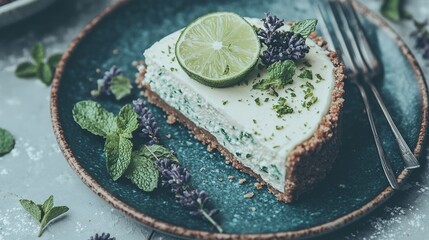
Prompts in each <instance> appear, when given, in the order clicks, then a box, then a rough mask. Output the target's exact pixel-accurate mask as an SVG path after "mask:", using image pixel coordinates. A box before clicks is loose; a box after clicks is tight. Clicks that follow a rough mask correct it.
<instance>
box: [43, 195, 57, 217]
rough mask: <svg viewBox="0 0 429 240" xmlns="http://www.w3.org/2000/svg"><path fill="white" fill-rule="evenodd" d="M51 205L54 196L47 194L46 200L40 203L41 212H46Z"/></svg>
mask: <svg viewBox="0 0 429 240" xmlns="http://www.w3.org/2000/svg"><path fill="white" fill-rule="evenodd" d="M53 206H54V196H52V195H51V196H49V198H48V199H46V201H45V202H44V203H43V205H42V210H43V213H44V214H46V213H47V212H49V211H50V210H51V209H52V207H53Z"/></svg>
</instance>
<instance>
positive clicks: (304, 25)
mask: <svg viewBox="0 0 429 240" xmlns="http://www.w3.org/2000/svg"><path fill="white" fill-rule="evenodd" d="M316 25H317V19H306V20H302V21H299V22H297V23H295V24H294V25H293V26H292V27H291V29H290V30H291V31H292V32H294V33H299V34H301V35H302V36H303V37H308V35H310V33H312V32H314V31H316Z"/></svg>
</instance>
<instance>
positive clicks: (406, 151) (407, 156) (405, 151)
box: [367, 81, 420, 169]
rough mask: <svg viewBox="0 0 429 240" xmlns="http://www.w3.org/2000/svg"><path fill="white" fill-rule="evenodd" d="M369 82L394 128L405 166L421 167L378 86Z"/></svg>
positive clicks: (410, 167) (411, 167)
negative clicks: (385, 103) (391, 114)
mask: <svg viewBox="0 0 429 240" xmlns="http://www.w3.org/2000/svg"><path fill="white" fill-rule="evenodd" d="M367 84H368V85H369V87H370V89H371V92H372V93H373V94H374V97H375V99H376V100H377V103H378V105H380V108H381V110H382V112H383V113H384V116H385V117H386V120H387V122H388V123H389V126H390V128H391V129H392V132H393V135H395V140H396V142H397V143H398V146H399V149H400V150H401V155H402V159H403V160H404V163H405V168H406V169H414V168H418V167H420V164H419V162H418V161H417V159H416V157H415V156H414V154H413V152H411V150H410V148H409V147H408V145H407V143H406V142H405V140H404V138H403V137H402V135H401V133H400V132H399V130H398V128H397V127H396V125H395V122H394V121H393V119H392V117H391V116H390V113H389V111H388V110H387V108H386V105H384V102H383V99H382V98H381V95H380V93H379V92H378V90H377V88H376V87H375V86H374V84H373V83H372V82H370V81H368V82H367Z"/></svg>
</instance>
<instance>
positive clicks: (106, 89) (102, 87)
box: [91, 66, 122, 97]
mask: <svg viewBox="0 0 429 240" xmlns="http://www.w3.org/2000/svg"><path fill="white" fill-rule="evenodd" d="M121 74H122V70H121V69H120V68H118V67H116V66H113V67H111V68H110V70H109V71H106V72H104V76H103V78H102V79H98V80H97V85H98V88H97V90H94V91H92V92H91V95H93V96H94V97H96V96H99V95H103V94H104V95H108V96H109V95H111V94H112V91H111V90H110V86H111V85H112V79H113V78H114V77H116V76H119V75H121Z"/></svg>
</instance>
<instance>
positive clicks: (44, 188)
mask: <svg viewBox="0 0 429 240" xmlns="http://www.w3.org/2000/svg"><path fill="white" fill-rule="evenodd" d="M113 2H115V1H114V0H105V1H93V0H80V1H57V2H56V3H54V4H53V5H52V6H51V7H49V8H48V9H46V10H44V11H43V12H41V13H39V14H37V15H35V16H33V17H31V18H30V19H27V20H25V21H23V22H20V23H17V24H15V25H13V26H10V27H7V28H3V29H0V126H1V127H2V128H5V129H8V130H9V131H10V132H11V133H12V134H13V135H14V136H15V138H16V146H15V149H14V150H13V151H12V152H11V153H10V154H7V155H5V156H3V157H0V203H1V204H0V240H19V239H37V237H36V235H37V228H38V227H37V224H36V223H35V221H33V219H32V218H31V217H30V216H29V215H28V214H27V213H26V212H25V211H24V210H23V209H22V208H21V206H20V204H19V202H18V200H19V199H21V198H30V199H32V200H34V201H36V202H42V201H44V200H45V199H46V198H47V197H48V196H49V195H50V194H53V195H54V196H55V202H56V204H59V205H67V206H69V207H70V209H71V210H70V211H69V212H68V213H67V215H66V216H64V217H63V218H62V219H60V220H59V221H56V222H55V224H53V225H52V226H51V227H48V228H47V229H46V230H45V232H44V234H43V236H42V238H41V239H46V240H48V239H62V240H69V239H70V240H72V239H73V240H76V239H82V240H84V239H88V238H89V237H90V236H92V235H94V234H95V233H102V232H109V233H110V234H111V235H112V236H114V237H116V239H118V240H124V239H125V240H137V239H147V238H148V236H149V235H150V233H151V232H152V231H151V230H150V229H148V228H146V227H144V226H142V225H141V224H140V223H139V222H137V221H135V220H133V219H131V218H129V217H126V216H124V215H123V214H121V213H120V212H118V211H117V210H116V209H114V208H112V207H111V206H110V205H109V204H107V203H106V202H104V201H103V200H102V199H101V198H99V197H98V196H97V195H96V194H94V193H93V192H92V191H91V190H90V189H89V188H88V187H87V186H86V185H85V184H84V183H83V182H82V181H81V180H80V179H79V177H77V175H76V174H75V173H74V172H73V170H72V169H71V168H70V167H69V165H68V163H67V162H66V161H65V159H64V157H63V155H62V154H61V152H60V150H59V147H58V145H57V142H56V140H55V137H54V134H53V130H52V126H51V120H50V113H49V97H50V96H49V94H50V88H48V87H46V86H45V85H44V84H43V83H41V82H40V81H36V80H21V79H17V78H16V77H15V75H14V70H15V67H16V65H17V64H18V63H20V62H22V61H25V60H28V59H29V58H30V57H29V55H30V54H29V50H30V48H31V46H32V45H33V44H34V43H35V42H37V41H41V42H43V43H44V44H45V46H46V48H47V52H48V54H52V53H56V52H63V51H64V50H65V49H66V48H67V46H68V44H69V43H70V42H71V40H72V39H73V38H74V37H75V36H76V35H77V34H78V33H79V31H80V30H81V29H82V28H83V27H84V26H85V25H86V24H87V23H88V22H89V21H90V20H91V19H92V18H94V17H95V16H97V15H98V14H99V13H100V12H101V11H102V10H103V9H104V8H105V7H107V6H109V5H110V4H112V3H113ZM362 2H363V3H364V4H366V5H367V6H368V7H369V8H370V9H372V10H374V11H378V9H379V7H380V5H381V0H362ZM406 8H407V11H408V12H410V13H413V14H414V15H415V16H416V17H417V18H418V19H425V18H427V17H429V5H427V1H426V0H414V1H408V2H407V5H406ZM392 26H393V27H394V28H395V29H396V31H397V32H398V33H399V34H400V35H401V36H402V37H403V39H404V40H405V41H406V42H407V43H408V44H409V45H410V46H414V41H413V39H411V38H410V37H409V35H410V31H411V30H410V29H412V27H411V23H410V22H405V21H404V22H401V23H399V24H392ZM412 50H413V52H414V53H415V55H416V57H417V59H418V60H419V62H420V64H421V66H422V68H423V71H424V73H425V76H429V75H428V74H429V61H427V60H426V61H424V60H423V59H422V58H421V55H420V54H419V53H418V51H416V49H414V48H413V49H412ZM428 173H429V166H428V165H427V163H424V164H423V166H422V168H421V169H419V170H418V171H417V172H416V173H415V174H413V176H412V178H411V179H410V181H409V183H408V189H407V190H405V191H404V192H402V193H399V194H396V195H395V196H394V197H393V198H392V199H391V200H389V201H388V202H387V203H386V204H385V205H383V206H382V207H380V208H378V209H377V210H376V211H375V212H374V213H372V214H370V215H369V216H367V217H365V218H364V219H362V220H360V221H359V222H357V223H355V224H352V225H350V226H348V227H346V228H343V229H341V230H339V231H337V232H335V233H333V234H330V235H328V236H325V237H323V239H413V240H419V239H422V240H423V239H428V238H427V236H428V235H429V174H428ZM152 239H172V238H171V237H167V236H164V235H163V234H158V233H155V234H154V235H153V237H152Z"/></svg>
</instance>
